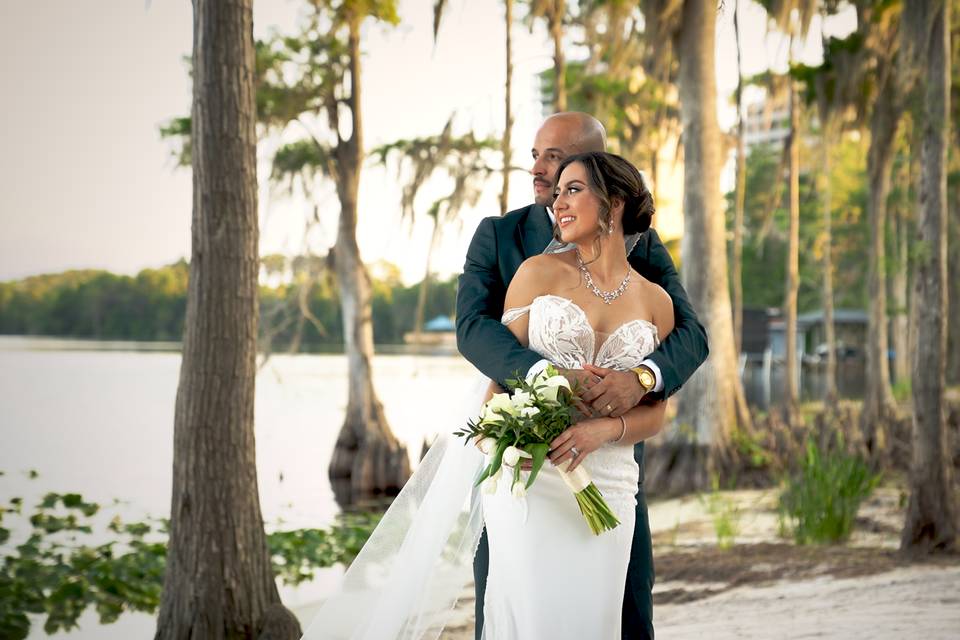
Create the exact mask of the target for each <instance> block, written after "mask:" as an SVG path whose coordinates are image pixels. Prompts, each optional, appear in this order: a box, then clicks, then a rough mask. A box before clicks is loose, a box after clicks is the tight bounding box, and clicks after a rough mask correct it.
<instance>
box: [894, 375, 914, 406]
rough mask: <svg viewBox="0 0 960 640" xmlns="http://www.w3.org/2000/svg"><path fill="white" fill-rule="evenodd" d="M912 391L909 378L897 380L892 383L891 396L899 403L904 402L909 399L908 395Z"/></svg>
mask: <svg viewBox="0 0 960 640" xmlns="http://www.w3.org/2000/svg"><path fill="white" fill-rule="evenodd" d="M912 393H913V385H912V384H911V383H910V378H906V379H904V380H897V381H896V382H894V383H893V397H894V398H895V399H896V401H897V402H899V403H905V402H909V401H910V396H911V394H912Z"/></svg>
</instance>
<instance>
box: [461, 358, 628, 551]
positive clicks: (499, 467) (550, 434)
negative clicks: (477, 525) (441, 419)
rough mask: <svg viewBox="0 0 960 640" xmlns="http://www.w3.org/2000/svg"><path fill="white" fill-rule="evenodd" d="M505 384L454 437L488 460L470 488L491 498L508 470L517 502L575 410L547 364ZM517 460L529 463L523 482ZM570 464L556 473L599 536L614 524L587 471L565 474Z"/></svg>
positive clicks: (562, 381)
mask: <svg viewBox="0 0 960 640" xmlns="http://www.w3.org/2000/svg"><path fill="white" fill-rule="evenodd" d="M507 385H508V386H509V387H510V389H511V392H510V393H497V394H494V396H493V397H492V398H491V399H490V400H488V401H487V402H486V404H484V405H483V409H482V411H481V414H480V417H479V418H478V419H477V420H470V421H468V422H467V426H466V427H465V428H464V429H461V430H460V431H457V432H456V435H458V436H463V437H465V438H466V440H467V442H469V441H470V440H471V439H475V442H476V444H477V446H478V447H479V448H480V450H481V451H483V452H484V453H485V454H486V455H487V456H488V457H487V461H488V463H487V465H486V467H484V469H483V470H482V471H481V473H480V475H479V477H478V478H477V481H476V485H480V484H481V483H482V484H483V485H484V486H483V490H484V491H485V492H487V493H494V492H495V491H496V490H497V483H498V482H499V480H500V478H501V476H502V474H503V466H504V465H506V466H507V467H512V472H511V473H512V474H513V481H512V484H511V493H512V494H513V496H514V497H515V498H522V497H524V496H525V495H526V493H527V489H529V488H530V487H531V486H533V482H534V480H536V479H537V474H538V473H539V472H540V469H541V468H542V467H543V463H544V461H545V460H546V457H547V453H548V452H549V450H550V443H551V442H553V440H554V438H556V437H557V436H559V435H560V434H561V433H563V432H564V431H565V430H566V429H567V427H569V426H570V425H571V424H572V423H573V417H574V414H575V412H576V407H575V406H574V401H573V399H574V392H573V390H571V389H570V383H569V382H567V379H566V378H565V377H563V376H561V375H560V374H558V373H557V370H556V369H554V368H553V366H552V365H550V366H547V368H546V369H544V370H543V371H542V372H541V373H539V374H537V375H536V376H532V377H528V378H527V379H526V380H520V379H517V380H508V381H507ZM522 458H527V459H530V461H531V465H532V468H531V471H530V476H529V478H528V479H527V481H526V483H524V482H522V481H521V479H520V461H521V459H522ZM570 462H571V461H567V462H566V463H565V464H564V465H561V466H558V467H557V469H558V471H559V472H560V476H561V477H562V478H563V480H564V482H565V483H566V484H567V486H568V487H570V490H571V491H572V492H573V494H574V496H575V497H576V499H577V504H578V505H579V506H580V513H582V514H583V517H584V518H585V519H586V521H587V524H588V525H589V526H590V530H591V531H593V533H594V534H595V535H599V534H600V533H601V532H603V531H607V530H610V529H613V528H614V527H616V526H617V525H618V524H620V521H619V520H617V518H616V516H614V515H613V512H612V511H611V510H610V507H609V506H608V505H607V502H606V501H605V500H604V499H603V495H602V494H601V493H600V490H599V489H597V486H596V485H595V484H594V483H593V480H591V479H590V474H589V473H588V472H587V470H586V469H584V468H583V466H582V465H581V466H578V467H577V468H576V469H575V470H574V471H573V472H572V473H571V472H569V471H568V469H569V467H570Z"/></svg>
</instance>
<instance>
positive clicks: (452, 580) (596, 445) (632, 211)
mask: <svg viewBox="0 0 960 640" xmlns="http://www.w3.org/2000/svg"><path fill="white" fill-rule="evenodd" d="M557 176H558V177H557V181H556V183H555V184H556V185H557V187H556V192H555V200H554V203H553V211H554V215H555V218H556V227H555V230H554V235H555V239H556V240H557V242H554V243H551V246H550V247H548V249H547V251H546V252H545V253H544V254H542V255H538V256H535V257H532V258H530V259H528V260H526V261H525V262H524V263H523V264H522V265H521V267H520V269H519V270H518V271H517V273H516V275H515V276H514V278H513V280H512V281H511V282H510V286H509V288H508V289H507V294H506V301H505V305H504V309H505V312H504V315H503V320H502V321H503V323H504V324H505V325H506V326H507V327H508V328H509V329H510V331H511V332H513V334H514V335H515V336H516V337H517V339H518V340H519V341H520V342H521V343H522V344H523V345H525V346H529V348H531V349H533V350H534V351H536V352H538V353H539V354H540V355H542V356H543V357H544V358H545V359H546V360H549V361H550V362H552V363H553V364H554V365H556V366H557V367H558V368H561V369H563V370H583V369H584V365H594V366H595V367H601V368H605V369H615V370H628V369H632V368H634V367H637V366H639V364H640V363H641V362H642V361H643V360H644V359H645V358H646V357H647V356H648V355H649V354H650V353H652V352H653V350H654V349H655V348H656V347H657V345H658V343H659V341H660V340H662V339H663V338H664V337H666V335H667V334H668V333H669V332H670V331H671V330H672V329H673V323H674V319H673V303H672V301H671V298H670V297H669V296H668V295H667V293H666V292H665V291H664V290H663V289H661V288H660V287H659V286H657V285H656V284H653V283H652V282H649V281H647V280H646V279H644V278H643V277H642V276H641V275H640V274H639V273H637V272H636V271H634V270H633V269H632V268H631V267H630V264H629V263H628V261H627V254H628V253H629V250H630V249H631V248H632V245H631V246H627V245H629V244H630V242H629V240H628V238H631V237H633V236H634V234H639V233H642V232H643V231H645V230H646V229H647V228H648V227H649V226H650V220H651V217H652V215H653V203H652V198H651V196H650V193H649V191H648V189H647V187H646V185H645V183H644V181H643V178H642V177H641V175H640V173H639V171H637V169H636V168H635V167H634V166H633V165H631V164H630V163H629V162H627V161H626V160H624V159H623V158H621V157H619V156H616V155H613V154H609V153H604V152H591V153H583V154H578V155H573V156H570V157H568V158H566V159H565V160H564V161H563V162H562V163H561V164H560V167H559V169H558V172H557ZM625 246H627V250H626V251H625V250H624V247H625ZM483 382H484V386H486V382H487V381H486V380H484V381H483ZM474 393H476V391H474ZM465 406H467V407H468V411H467V415H466V416H464V417H475V416H476V415H477V414H478V413H479V408H480V405H479V397H478V396H477V395H473V398H472V401H468V402H467V403H466V405H465ZM664 411H665V402H659V403H657V404H656V405H654V406H653V407H648V406H640V407H635V408H634V409H631V410H630V411H628V412H627V413H625V414H624V415H623V416H621V417H618V418H611V417H600V418H596V417H585V419H583V420H581V421H579V422H577V423H576V424H574V425H572V426H571V427H570V428H568V429H567V430H566V431H564V432H563V433H562V434H561V435H560V436H558V437H557V439H556V440H554V441H553V442H552V443H551V453H550V460H551V461H552V463H553V465H558V466H559V465H563V466H566V465H569V469H568V470H572V469H573V468H576V467H577V466H580V465H583V467H584V468H585V469H586V470H587V471H588V472H589V473H590V475H591V477H592V478H593V481H594V483H595V484H596V486H597V488H599V489H600V492H601V493H602V494H603V496H604V498H605V500H606V501H607V503H608V504H609V505H610V507H611V509H612V510H613V512H614V514H615V515H616V516H617V519H618V520H619V521H620V525H619V526H618V527H616V528H614V529H613V530H612V531H607V532H604V533H602V534H600V535H598V536H594V535H593V534H592V533H591V531H590V529H589V527H588V526H587V524H586V522H585V521H584V520H583V517H582V516H581V515H580V513H579V509H578V507H577V503H576V500H575V499H574V497H573V495H572V493H571V492H570V489H568V488H567V487H566V485H565V484H564V482H563V480H562V478H561V477H560V474H559V473H558V471H557V470H556V468H554V467H551V466H550V465H545V466H544V468H543V470H542V471H541V472H540V475H539V476H538V477H537V480H536V482H535V483H534V485H533V486H532V487H531V489H530V490H529V492H528V493H527V495H526V497H525V498H523V499H517V498H514V497H513V496H512V495H511V493H510V488H509V486H508V483H505V482H504V483H500V486H499V487H498V489H497V490H496V492H494V493H492V494H484V495H483V496H482V497H481V496H480V495H479V494H478V492H477V491H476V489H475V488H474V487H473V484H474V482H473V481H474V479H475V478H476V477H477V473H478V472H479V469H480V468H481V466H482V465H483V464H484V460H483V457H482V455H481V454H479V452H478V451H477V450H476V449H475V448H474V447H464V446H461V445H460V443H459V442H451V441H450V438H445V439H441V440H440V441H438V443H437V444H435V445H434V446H433V447H432V448H431V450H430V452H429V453H428V455H427V456H426V457H425V458H424V460H423V461H422V463H421V465H420V468H418V470H417V472H416V473H415V474H414V476H413V477H412V478H411V480H410V481H409V482H408V483H407V485H406V486H405V487H404V489H403V491H402V492H401V494H400V495H399V496H398V497H397V499H396V500H395V501H394V502H393V504H392V505H391V507H390V509H389V510H388V511H387V513H386V514H385V515H384V518H383V520H382V521H381V524H380V525H379V526H378V527H377V529H376V530H375V531H374V533H373V535H372V536H371V538H370V540H368V542H367V544H366V545H365V546H364V548H363V551H362V552H361V554H360V556H358V558H357V559H356V560H355V561H354V563H353V564H352V565H351V567H350V569H349V570H348V572H347V574H346V575H345V577H344V584H343V586H342V588H341V590H340V592H339V593H338V594H336V595H335V596H333V597H331V598H330V599H328V600H327V601H326V602H325V603H324V606H323V607H322V608H321V610H320V612H319V613H318V614H317V616H316V618H315V619H314V622H313V623H312V625H311V626H310V628H309V629H308V630H307V633H306V635H305V637H306V638H308V639H309V640H314V639H320V638H369V639H371V640H373V639H376V640H381V639H383V640H388V639H393V638H437V637H438V636H439V634H440V632H441V631H442V629H443V626H444V625H445V624H446V623H447V622H448V621H449V619H450V613H451V611H452V609H453V606H454V605H455V603H456V600H457V599H458V597H459V596H460V594H461V592H462V590H463V587H464V585H465V584H466V582H467V581H468V580H469V579H470V577H471V576H470V573H471V568H472V556H473V553H474V552H475V550H476V545H477V541H478V539H479V534H480V529H481V528H482V527H483V526H484V525H485V526H486V530H487V536H488V540H489V550H490V565H489V574H488V578H487V585H486V592H485V597H484V628H483V637H484V638H486V639H487V640H501V639H502V640H514V639H517V638H548V637H550V638H577V639H579V638H598V639H611V640H612V639H615V638H616V639H618V638H620V637H621V629H620V624H621V607H622V603H623V597H624V584H625V580H626V573H627V565H628V562H629V559H630V547H631V542H632V540H633V527H634V518H635V510H634V508H635V504H636V497H635V495H636V493H637V483H638V479H639V468H638V466H637V463H636V462H635V460H634V456H633V445H634V444H635V443H637V442H640V441H641V440H644V439H646V438H650V437H652V436H654V435H656V434H657V433H658V432H659V431H660V429H661V427H662V425H663V420H664ZM459 426H461V425H460V424H456V425H452V428H451V429H450V430H451V431H453V430H455V429H456V428H457V427H459Z"/></svg>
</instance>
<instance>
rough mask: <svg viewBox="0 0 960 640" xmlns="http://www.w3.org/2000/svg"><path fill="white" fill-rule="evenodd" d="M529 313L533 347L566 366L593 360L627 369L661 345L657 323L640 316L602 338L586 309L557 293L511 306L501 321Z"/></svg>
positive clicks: (555, 362) (530, 343) (592, 362)
mask: <svg viewBox="0 0 960 640" xmlns="http://www.w3.org/2000/svg"><path fill="white" fill-rule="evenodd" d="M525 313H529V314H530V324H529V328H528V330H527V333H528V336H529V345H530V348H531V349H533V350H534V351H536V352H537V353H539V354H540V355H542V356H543V357H544V358H546V359H547V360H549V361H550V362H552V363H554V364H555V365H557V366H558V367H561V368H564V369H580V368H583V365H584V364H587V363H589V364H593V365H596V366H598V367H605V368H607V369H618V370H621V371H625V370H627V369H632V368H634V367H638V366H640V363H641V362H643V360H644V359H645V358H646V357H647V356H648V355H650V353H652V352H653V350H654V349H656V348H657V345H658V344H659V339H658V337H657V327H656V325H654V324H653V323H652V322H650V321H648V320H642V319H639V318H638V319H635V320H630V321H629V322H626V323H624V324H622V325H620V326H619V327H617V328H616V329H614V330H613V331H612V332H611V333H610V334H609V335H607V336H606V338H605V339H602V340H600V339H599V335H598V334H597V332H596V331H594V329H593V327H592V326H591V325H590V321H589V320H588V319H587V314H586V312H585V311H584V310H583V309H581V308H580V307H579V306H578V305H577V304H576V303H575V302H574V301H573V300H569V299H567V298H563V297H561V296H555V295H543V296H537V297H536V298H534V299H533V301H532V302H531V303H530V304H529V305H527V306H525V307H515V308H512V309H507V310H506V311H505V312H504V314H503V318H502V319H501V322H502V323H503V324H510V323H511V322H513V321H514V320H516V319H517V318H519V317H521V316H523V314H525Z"/></svg>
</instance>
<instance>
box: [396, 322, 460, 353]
mask: <svg viewBox="0 0 960 640" xmlns="http://www.w3.org/2000/svg"><path fill="white" fill-rule="evenodd" d="M403 341H404V342H405V343H407V344H418V345H426V346H431V347H456V346H457V327H456V325H455V324H454V322H453V320H451V319H450V318H449V317H447V316H436V317H435V318H431V319H430V320H428V321H427V322H425V323H423V332H422V333H419V334H418V333H417V332H416V331H411V332H410V333H407V334H405V335H404V336H403Z"/></svg>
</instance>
